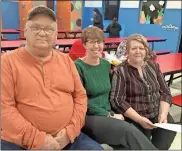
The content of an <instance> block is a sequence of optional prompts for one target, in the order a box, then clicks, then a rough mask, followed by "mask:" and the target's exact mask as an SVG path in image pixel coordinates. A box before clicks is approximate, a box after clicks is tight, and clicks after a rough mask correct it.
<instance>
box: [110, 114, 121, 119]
mask: <svg viewBox="0 0 182 151" xmlns="http://www.w3.org/2000/svg"><path fill="white" fill-rule="evenodd" d="M111 117H112V118H115V119H118V120H124V116H123V115H122V114H114V116H111Z"/></svg>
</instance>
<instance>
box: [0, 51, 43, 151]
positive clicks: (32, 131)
mask: <svg viewBox="0 0 182 151" xmlns="http://www.w3.org/2000/svg"><path fill="white" fill-rule="evenodd" d="M8 59H9V58H8V57H7V55H6V54H4V55H3V56H2V58H1V125H2V131H1V134H2V137H1V138H2V139H3V140H6V141H9V142H13V143H15V144H17V145H19V146H21V147H23V148H25V149H41V147H42V145H43V143H44V140H45V135H46V133H45V132H42V131H39V130H38V129H37V128H35V127H34V126H33V125H32V124H31V123H30V122H29V121H28V120H26V119H25V118H24V117H23V116H22V115H21V114H20V112H19V111H18V110H17V108H16V104H17V103H16V100H15V86H16V85H15V84H16V83H15V81H14V80H13V70H12V67H11V65H10V62H9V60H8Z"/></svg>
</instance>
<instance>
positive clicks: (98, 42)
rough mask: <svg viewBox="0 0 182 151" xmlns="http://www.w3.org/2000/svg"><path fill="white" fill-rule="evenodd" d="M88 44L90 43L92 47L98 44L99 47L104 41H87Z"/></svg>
mask: <svg viewBox="0 0 182 151" xmlns="http://www.w3.org/2000/svg"><path fill="white" fill-rule="evenodd" d="M87 42H88V43H90V44H91V45H95V44H96V43H97V44H98V45H100V44H102V43H103V41H99V40H98V41H87Z"/></svg>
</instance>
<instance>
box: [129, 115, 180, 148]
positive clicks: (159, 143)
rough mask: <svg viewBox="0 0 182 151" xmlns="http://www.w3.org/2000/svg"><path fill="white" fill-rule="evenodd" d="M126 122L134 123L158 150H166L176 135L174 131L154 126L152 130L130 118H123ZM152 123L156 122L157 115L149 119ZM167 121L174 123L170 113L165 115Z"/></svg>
mask: <svg viewBox="0 0 182 151" xmlns="http://www.w3.org/2000/svg"><path fill="white" fill-rule="evenodd" d="M125 119H126V121H127V122H129V123H132V124H134V125H135V126H136V127H137V128H138V129H139V130H140V131H141V132H143V134H145V136H146V137H147V138H148V139H149V140H151V141H152V144H153V145H154V146H155V147H156V148H157V149H159V150H168V149H169V148H170V146H171V144H172V142H173V140H174V137H175V136H176V132H173V131H168V130H165V129H162V128H154V129H152V130H149V129H145V128H143V127H142V126H141V125H139V124H138V123H136V122H134V121H133V120H131V119H128V118H125ZM149 120H150V121H151V122H152V123H158V116H157V117H155V118H152V119H149ZM167 120H168V123H174V120H173V118H172V116H171V115H170V114H168V117H167Z"/></svg>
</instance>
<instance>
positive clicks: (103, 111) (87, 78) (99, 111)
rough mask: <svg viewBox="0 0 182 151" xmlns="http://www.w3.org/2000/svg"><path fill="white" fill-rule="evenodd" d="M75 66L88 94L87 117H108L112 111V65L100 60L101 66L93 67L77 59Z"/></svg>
mask: <svg viewBox="0 0 182 151" xmlns="http://www.w3.org/2000/svg"><path fill="white" fill-rule="evenodd" d="M75 65H76V68H77V70H78V72H79V75H80V78H81V81H82V83H83V86H84V87H85V90H86V92H87V97H88V109H87V115H99V116H107V115H108V113H109V112H110V111H111V105H110V102H109V93H110V90H111V81H110V69H111V65H110V63H109V62H108V61H106V60H104V59H102V58H100V64H99V65H97V66H92V65H89V64H86V63H85V62H83V61H82V60H81V59H77V60H76V61H75Z"/></svg>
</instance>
